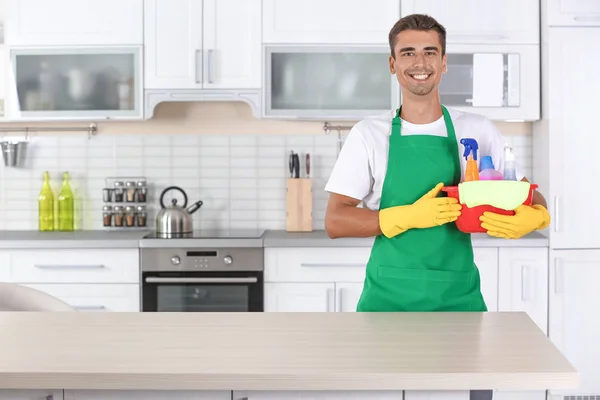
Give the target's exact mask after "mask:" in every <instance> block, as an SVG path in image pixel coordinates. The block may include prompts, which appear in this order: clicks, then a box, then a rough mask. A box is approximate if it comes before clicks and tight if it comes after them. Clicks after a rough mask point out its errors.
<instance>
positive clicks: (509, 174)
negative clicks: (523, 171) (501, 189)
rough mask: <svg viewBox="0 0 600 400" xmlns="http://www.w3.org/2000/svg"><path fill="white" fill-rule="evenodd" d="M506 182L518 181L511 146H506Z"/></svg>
mask: <svg viewBox="0 0 600 400" xmlns="http://www.w3.org/2000/svg"><path fill="white" fill-rule="evenodd" d="M504 180H505V181H516V180H517V175H516V171H515V154H514V153H513V150H512V147H510V145H509V144H505V145H504Z"/></svg>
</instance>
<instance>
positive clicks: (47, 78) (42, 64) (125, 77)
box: [7, 45, 143, 120]
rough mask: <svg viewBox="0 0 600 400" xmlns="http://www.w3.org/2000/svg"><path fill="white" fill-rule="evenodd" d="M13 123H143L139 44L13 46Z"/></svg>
mask: <svg viewBox="0 0 600 400" xmlns="http://www.w3.org/2000/svg"><path fill="white" fill-rule="evenodd" d="M9 55H10V74H9V79H8V90H7V93H8V94H9V98H10V100H9V101H8V104H7V113H8V115H9V117H10V118H11V119H14V120H26V119H45V120H52V119H86V120H87V119H108V118H111V119H141V118H142V116H143V107H142V100H143V88H142V86H143V79H142V77H143V65H142V64H143V62H142V46H141V45H138V46H112V47H111V46H62V47H49V46H37V47H11V48H10V54H9Z"/></svg>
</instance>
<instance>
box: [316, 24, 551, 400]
mask: <svg viewBox="0 0 600 400" xmlns="http://www.w3.org/2000/svg"><path fill="white" fill-rule="evenodd" d="M389 44H390V50H391V55H390V58H389V68H390V72H391V73H392V74H395V75H396V77H397V79H398V82H399V84H400V86H401V89H402V99H403V100H402V106H401V107H400V109H399V110H394V111H390V112H389V113H386V114H384V115H380V116H376V117H372V118H367V119H364V120H363V121H360V122H359V123H358V124H356V125H355V126H354V127H353V128H352V130H351V131H350V133H349V135H348V137H347V139H346V142H345V144H344V147H343V148H342V151H341V152H340V155H339V157H338V160H337V162H336V165H335V167H334V169H333V171H332V174H331V177H330V178H329V181H328V182H327V185H326V187H325V190H326V191H328V192H330V198H329V203H328V205H327V212H326V215H325V229H326V231H327V234H328V235H329V236H330V237H331V238H337V237H370V236H376V238H375V243H374V245H373V248H372V250H371V256H370V259H369V262H368V264H367V270H366V278H365V282H364V288H363V292H362V295H361V297H360V300H359V302H358V306H357V311H487V307H486V304H485V301H484V299H483V297H482V295H481V291H480V281H479V271H478V269H477V267H476V266H475V263H474V258H473V247H472V244H471V238H470V235H468V234H465V233H462V232H460V231H459V230H458V229H457V228H456V226H455V224H453V223H452V222H454V221H456V219H457V218H458V216H459V215H460V210H461V205H460V204H457V201H456V200H455V199H452V198H448V197H443V196H442V197H438V195H439V194H440V190H441V188H442V186H444V185H447V186H449V185H456V184H458V183H459V182H460V181H461V176H462V175H461V174H462V172H463V171H464V169H465V165H464V159H463V158H462V157H460V156H459V148H458V141H459V140H460V139H461V138H463V137H472V138H475V139H476V140H477V142H478V144H479V153H478V154H481V155H491V156H492V158H493V161H494V163H495V164H496V167H497V168H499V169H502V168H503V164H504V140H503V138H502V135H501V134H500V132H499V131H498V130H497V128H496V127H495V126H494V124H493V123H492V122H491V121H490V120H488V119H487V118H485V117H483V116H480V115H477V114H472V113H465V112H459V111H457V110H448V109H446V108H445V107H443V106H442V105H441V103H440V99H439V92H438V86H439V83H440V81H441V79H442V74H444V73H445V72H446V31H445V29H444V27H443V26H441V25H440V24H439V23H438V22H437V21H436V20H435V19H433V18H431V17H430V16H426V15H409V16H406V17H404V18H402V19H400V20H399V21H398V22H397V23H396V24H395V25H394V27H393V28H392V29H391V31H390V34H389ZM517 179H519V180H525V181H526V178H525V177H524V176H523V175H522V174H521V173H520V171H518V170H517ZM361 202H362V203H363V205H364V207H357V206H358V205H359V204H360V203H361ZM533 203H534V204H533V206H521V207H519V208H517V209H516V210H515V211H516V214H515V215H514V216H501V215H497V214H494V213H485V214H484V216H482V217H481V221H482V226H483V227H484V228H485V229H487V230H488V234H489V235H491V236H496V237H502V238H518V237H521V236H523V235H525V234H527V233H530V232H532V231H534V230H537V229H543V228H545V227H546V226H547V225H548V224H549V223H550V216H549V213H548V211H547V210H546V207H547V206H546V201H545V199H544V197H543V196H542V195H541V194H540V193H539V192H537V191H536V192H535V194H534V198H533ZM491 396H492V392H487V391H483V392H476V391H474V392H472V393H471V398H472V399H490V398H491Z"/></svg>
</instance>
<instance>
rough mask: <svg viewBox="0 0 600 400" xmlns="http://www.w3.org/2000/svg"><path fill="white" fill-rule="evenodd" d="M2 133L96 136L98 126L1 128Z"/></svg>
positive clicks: (92, 124)
mask: <svg viewBox="0 0 600 400" xmlns="http://www.w3.org/2000/svg"><path fill="white" fill-rule="evenodd" d="M0 132H24V133H25V134H26V135H27V134H28V133H29V132H87V133H88V135H92V136H93V135H95V134H96V133H98V125H97V124H95V123H91V124H90V125H89V126H87V127H77V126H69V127H58V128H47V127H40V128H18V127H14V128H0Z"/></svg>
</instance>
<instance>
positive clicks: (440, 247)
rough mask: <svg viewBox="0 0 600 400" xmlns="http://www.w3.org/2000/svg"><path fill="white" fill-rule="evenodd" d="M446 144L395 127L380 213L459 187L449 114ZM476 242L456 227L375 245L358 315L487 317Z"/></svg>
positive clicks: (396, 123)
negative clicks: (461, 314) (452, 313)
mask: <svg viewBox="0 0 600 400" xmlns="http://www.w3.org/2000/svg"><path fill="white" fill-rule="evenodd" d="M442 111H443V114H444V121H445V123H446V130H447V131H448V136H447V137H440V136H433V135H406V136H402V135H401V123H400V109H398V111H397V112H396V116H395V117H394V119H393V120H392V132H391V135H390V139H389V153H388V166H387V172H386V175H385V180H384V182H383V189H382V193H381V204H380V209H383V208H388V207H393V206H398V205H405V204H412V203H414V202H415V201H416V200H417V199H419V198H420V197H421V196H423V195H424V194H425V193H427V192H428V191H430V190H431V189H432V188H433V187H434V186H435V185H436V184H438V183H439V182H444V185H446V186H449V185H457V184H458V183H459V182H460V178H461V173H460V168H461V167H460V160H459V153H458V143H457V141H456V135H455V133H454V126H453V125H452V120H451V119H450V114H449V113H448V110H446V108H445V107H443V106H442ZM479 279H480V278H479V270H478V268H477V266H476V265H475V262H474V259H473V246H472V244H471V235H469V234H466V233H463V232H460V231H459V230H458V229H457V228H456V225H455V224H453V223H449V224H445V225H441V226H436V227H432V228H427V229H409V230H408V231H406V232H404V233H401V234H400V235H398V236H395V237H393V238H391V239H388V238H387V237H385V236H384V235H379V236H377V237H376V238H375V243H374V245H373V248H372V249H371V255H370V257H369V262H368V264H367V271H366V277H365V282H364V287H363V291H362V294H361V297H360V299H359V302H358V305H357V311H359V312H360V311H367V312H368V311H392V312H395V311H487V307H486V304H485V301H484V300H483V296H482V295H481V290H480V282H479Z"/></svg>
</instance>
